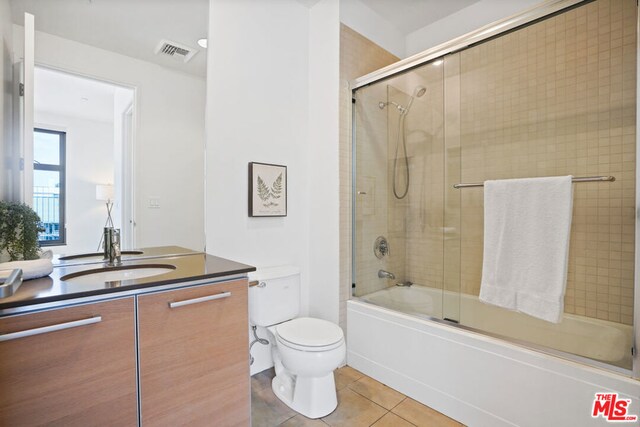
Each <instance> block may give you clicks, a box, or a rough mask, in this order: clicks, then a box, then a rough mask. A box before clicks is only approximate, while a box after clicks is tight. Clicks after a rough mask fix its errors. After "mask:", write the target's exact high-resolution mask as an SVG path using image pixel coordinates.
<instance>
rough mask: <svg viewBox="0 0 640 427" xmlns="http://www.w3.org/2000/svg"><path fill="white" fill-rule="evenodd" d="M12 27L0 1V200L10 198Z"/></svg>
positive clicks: (5, 6)
mask: <svg viewBox="0 0 640 427" xmlns="http://www.w3.org/2000/svg"><path fill="white" fill-rule="evenodd" d="M12 51H13V25H12V23H11V8H10V5H9V0H0V85H1V86H0V200H7V199H10V198H12V194H11V191H10V186H11V183H12V180H11V173H10V170H9V167H8V163H9V162H10V160H9V158H10V155H11V151H10V147H11V145H10V144H11V138H12V132H11V129H12V127H13V114H12V112H13V111H12V110H13V104H12V102H13V96H12V90H13V60H12Z"/></svg>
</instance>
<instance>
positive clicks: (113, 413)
mask: <svg viewBox="0 0 640 427" xmlns="http://www.w3.org/2000/svg"><path fill="white" fill-rule="evenodd" d="M134 304H135V301H134V297H127V298H120V299H113V300H109V301H105V302H96V303H90V304H82V305H76V306H71V307H66V308H59V309H51V310H47V311H41V312H36V313H31V314H24V315H12V316H7V317H2V318H0V426H30V425H60V426H88V425H98V424H99V425H114V426H116V425H117V426H135V425H136V424H137V401H136V351H135V311H134ZM44 327H50V328H49V329H37V328H44ZM61 328H62V329H61ZM50 329H53V330H50ZM25 331H27V332H26V334H27V335H29V334H31V335H30V336H24V337H23V336H21V335H22V334H20V332H25Z"/></svg>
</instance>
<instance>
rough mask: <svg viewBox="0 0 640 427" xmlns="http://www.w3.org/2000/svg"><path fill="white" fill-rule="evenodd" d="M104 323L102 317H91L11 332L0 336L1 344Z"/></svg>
mask: <svg viewBox="0 0 640 427" xmlns="http://www.w3.org/2000/svg"><path fill="white" fill-rule="evenodd" d="M99 322H102V316H95V317H90V318H88V319H82V320H74V321H72V322H65V323H58V324H56V325H51V326H43V327H41V328H33V329H26V330H24V331H18V332H11V333H8V334H2V335H0V342H2V341H10V340H16V339H18V338H25V337H30V336H33V335H40V334H46V333H49V332H55V331H62V330H64V329H70V328H77V327H78V326H85V325H92V324H94V323H99Z"/></svg>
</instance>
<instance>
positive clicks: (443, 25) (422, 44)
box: [372, 0, 541, 58]
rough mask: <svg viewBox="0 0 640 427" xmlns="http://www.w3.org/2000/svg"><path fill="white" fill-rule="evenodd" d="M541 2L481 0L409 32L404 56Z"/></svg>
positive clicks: (537, 0)
mask: <svg viewBox="0 0 640 427" xmlns="http://www.w3.org/2000/svg"><path fill="white" fill-rule="evenodd" d="M540 3H541V1H540V0H512V1H506V0H480V1H479V2H477V3H473V4H472V5H470V6H468V7H465V8H464V9H461V10H459V11H457V12H455V13H452V14H451V15H449V16H446V17H444V18H442V19H440V20H438V21H436V22H434V23H432V24H429V25H427V26H425V27H422V28H420V29H418V30H416V31H414V32H412V33H409V34H407V36H406V38H405V54H404V55H403V56H401V57H402V58H405V57H409V56H411V55H415V54H416V53H419V52H422V51H423V50H426V49H429V48H431V47H434V46H437V45H439V44H441V43H444V42H447V41H449V40H451V39H453V38H456V37H459V36H462V35H464V34H467V33H469V32H471V31H473V30H476V29H478V28H480V27H483V26H485V25H488V24H491V23H493V22H495V21H498V20H500V19H503V18H507V17H509V16H511V15H514V14H516V13H519V12H522V11H524V10H526V9H529V8H531V7H533V6H535V5H537V4H540ZM372 40H373V39H372Z"/></svg>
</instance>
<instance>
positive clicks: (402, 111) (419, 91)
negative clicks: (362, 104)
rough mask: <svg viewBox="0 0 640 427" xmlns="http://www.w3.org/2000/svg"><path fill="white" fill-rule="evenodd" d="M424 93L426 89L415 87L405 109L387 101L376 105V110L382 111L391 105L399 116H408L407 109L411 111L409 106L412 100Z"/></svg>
mask: <svg viewBox="0 0 640 427" xmlns="http://www.w3.org/2000/svg"><path fill="white" fill-rule="evenodd" d="M425 93H427V88H426V87H424V86H416V88H415V89H414V90H413V94H412V95H411V99H410V100H409V104H407V106H406V107H404V106H402V105H400V104H398V103H397V102H393V101H387V102H379V103H378V108H380V109H381V110H383V109H384V107H386V106H387V105H389V104H391V105H393V106H395V107H396V108H397V109H398V111H400V114H402V115H404V114H408V113H409V109H411V106H412V105H413V100H414V99H416V98H420V97H421V96H423V95H424V94H425Z"/></svg>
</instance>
